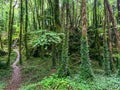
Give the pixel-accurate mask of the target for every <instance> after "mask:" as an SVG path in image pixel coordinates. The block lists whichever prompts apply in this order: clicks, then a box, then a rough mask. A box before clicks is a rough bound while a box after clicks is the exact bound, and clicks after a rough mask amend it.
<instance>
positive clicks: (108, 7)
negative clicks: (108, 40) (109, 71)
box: [105, 0, 120, 75]
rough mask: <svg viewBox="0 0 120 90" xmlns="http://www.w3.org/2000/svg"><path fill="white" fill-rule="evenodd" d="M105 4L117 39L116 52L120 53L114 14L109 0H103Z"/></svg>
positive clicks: (119, 41)
mask: <svg viewBox="0 0 120 90" xmlns="http://www.w3.org/2000/svg"><path fill="white" fill-rule="evenodd" d="M105 4H106V8H107V10H108V12H109V17H110V19H111V22H112V26H113V27H114V33H115V36H116V40H117V48H118V52H119V54H120V38H119V36H120V35H119V32H118V30H117V27H116V23H115V20H114V16H113V13H112V9H111V7H110V4H109V1H108V0H105ZM118 58H119V72H118V74H119V75H120V57H118Z"/></svg>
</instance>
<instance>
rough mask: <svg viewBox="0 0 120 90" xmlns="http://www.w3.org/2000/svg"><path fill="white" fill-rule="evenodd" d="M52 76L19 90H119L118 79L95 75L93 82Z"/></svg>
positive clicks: (76, 76)
mask: <svg viewBox="0 0 120 90" xmlns="http://www.w3.org/2000/svg"><path fill="white" fill-rule="evenodd" d="M57 77H58V76H57V75H55V74H54V75H52V76H50V77H48V78H44V79H43V80H42V81H41V82H38V83H34V84H30V85H28V86H22V87H21V88H20V90H119V89H120V79H119V78H116V77H114V76H113V77H106V76H100V75H97V76H96V78H95V79H94V80H93V81H87V80H82V79H78V78H79V75H75V77H73V78H72V79H71V78H69V77H68V78H57Z"/></svg>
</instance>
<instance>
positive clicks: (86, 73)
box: [80, 0, 93, 79]
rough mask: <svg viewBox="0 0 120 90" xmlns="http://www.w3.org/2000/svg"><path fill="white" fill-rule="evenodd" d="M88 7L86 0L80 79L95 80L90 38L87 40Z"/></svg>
mask: <svg viewBox="0 0 120 90" xmlns="http://www.w3.org/2000/svg"><path fill="white" fill-rule="evenodd" d="M86 15H87V7H86V0H82V37H81V50H80V53H81V64H80V78H82V79H88V78H93V71H92V68H91V64H90V58H89V48H88V38H87V16H86Z"/></svg>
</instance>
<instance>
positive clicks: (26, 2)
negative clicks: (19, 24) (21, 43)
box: [25, 0, 29, 59]
mask: <svg viewBox="0 0 120 90" xmlns="http://www.w3.org/2000/svg"><path fill="white" fill-rule="evenodd" d="M25 8H26V10H25V11H26V13H25V49H26V59H28V57H29V55H28V44H27V38H28V37H27V31H28V30H27V29H28V0H25Z"/></svg>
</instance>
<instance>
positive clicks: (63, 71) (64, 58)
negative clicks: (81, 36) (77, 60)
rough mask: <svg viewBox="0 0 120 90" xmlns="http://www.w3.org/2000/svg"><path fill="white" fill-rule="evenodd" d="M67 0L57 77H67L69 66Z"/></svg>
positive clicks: (68, 12)
mask: <svg viewBox="0 0 120 90" xmlns="http://www.w3.org/2000/svg"><path fill="white" fill-rule="evenodd" d="M69 14H70V11H69V0H67V3H66V28H64V25H62V29H64V34H65V37H64V38H63V45H62V55H61V63H60V68H59V71H58V77H67V76H69V74H70V73H69V67H68V61H69V56H68V51H69Z"/></svg>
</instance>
